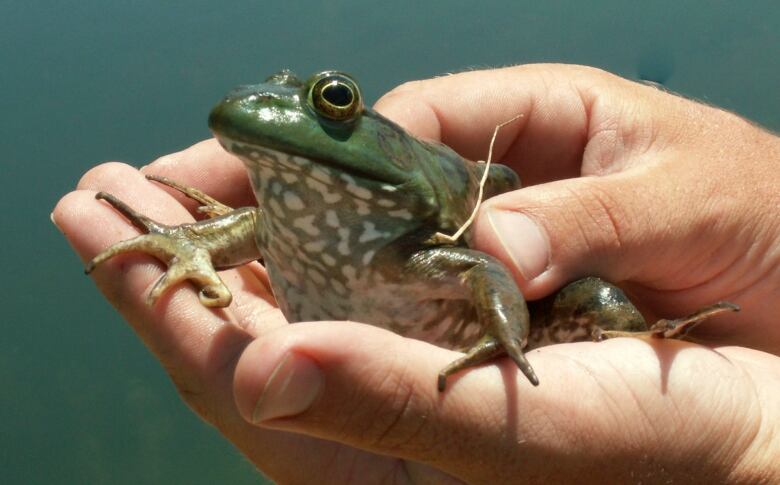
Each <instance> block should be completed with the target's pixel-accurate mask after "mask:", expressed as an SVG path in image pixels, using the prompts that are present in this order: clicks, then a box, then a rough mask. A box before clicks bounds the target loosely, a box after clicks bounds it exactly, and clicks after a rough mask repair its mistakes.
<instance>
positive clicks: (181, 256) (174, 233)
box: [84, 182, 259, 307]
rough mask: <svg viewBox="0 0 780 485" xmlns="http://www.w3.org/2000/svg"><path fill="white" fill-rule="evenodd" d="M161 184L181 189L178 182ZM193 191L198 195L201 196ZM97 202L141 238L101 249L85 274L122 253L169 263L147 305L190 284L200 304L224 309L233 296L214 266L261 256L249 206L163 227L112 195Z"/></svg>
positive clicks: (254, 221)
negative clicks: (117, 214) (124, 219)
mask: <svg viewBox="0 0 780 485" xmlns="http://www.w3.org/2000/svg"><path fill="white" fill-rule="evenodd" d="M163 183H166V185H171V186H172V187H175V188H177V189H178V188H179V187H177V186H176V185H178V184H176V185H172V184H168V183H167V182H163ZM192 190H193V193H194V194H196V195H197V196H200V195H205V194H202V193H200V194H199V193H198V192H199V191H197V190H195V189H192ZM185 193H187V192H185ZM188 195H190V194H189V193H188ZM206 197H208V196H206ZM95 198H96V199H99V200H105V201H106V202H108V203H109V204H111V205H112V206H113V207H114V208H115V209H116V210H117V211H119V212H121V213H122V214H123V215H124V216H125V217H127V219H128V220H129V221H130V222H132V223H133V225H135V226H136V227H137V228H138V229H140V230H141V231H142V232H143V233H144V234H142V235H140V236H137V237H135V238H132V239H128V240H126V241H121V242H118V243H116V244H114V245H113V246H111V247H109V248H107V249H106V250H104V251H102V252H101V253H100V254H98V255H97V256H95V257H94V258H93V259H92V260H91V261H89V262H88V263H87V264H86V266H85V268H84V272H85V273H87V274H89V273H91V272H92V271H93V270H94V269H95V267H97V266H98V265H99V264H101V263H102V262H104V261H106V260H108V259H110V258H112V257H114V256H116V255H118V254H122V253H127V252H142V253H146V254H150V255H152V256H154V257H156V258H157V259H159V260H161V261H163V262H164V263H166V264H167V265H168V270H167V271H166V273H165V274H164V275H163V276H161V277H160V279H159V280H157V282H156V283H155V284H154V286H153V287H152V289H151V291H150V292H149V294H148V295H147V298H146V301H147V303H148V304H149V305H153V304H154V303H155V301H157V299H158V298H159V297H160V296H161V295H162V294H163V293H165V291H167V290H168V289H169V288H171V287H172V286H174V285H176V284H177V283H180V282H182V281H185V280H190V281H192V282H193V283H194V284H195V285H196V286H197V287H198V290H199V291H198V297H199V299H200V302H201V303H202V304H203V305H205V306H208V307H225V306H228V305H229V304H230V302H231V300H232V295H231V293H230V290H229V289H228V288H227V286H226V285H225V284H224V283H223V282H222V279H221V278H220V277H219V275H218V274H217V272H216V270H215V267H216V268H229V267H232V266H236V265H238V264H243V263H245V262H248V261H251V260H254V259H257V258H258V257H259V252H258V250H257V247H256V245H255V242H254V229H255V225H256V223H257V221H256V211H255V210H254V209H253V208H248V207H247V208H242V209H236V210H232V209H229V208H228V209H229V212H226V213H224V214H222V215H221V216H219V217H215V218H212V219H207V220H204V221H199V222H195V223H188V224H181V225H178V226H167V225H164V224H160V223H159V222H156V221H153V220H152V219H149V218H148V217H146V216H144V215H142V214H140V213H138V212H136V211H135V210H133V209H132V208H130V207H129V206H128V205H127V204H125V203H124V202H122V201H121V200H119V199H117V198H116V197H114V196H112V195H111V194H107V193H105V192H98V193H97V194H96V195H95ZM193 198H195V197H193ZM208 199H210V198H208ZM208 199H206V200H208ZM196 200H198V199H196ZM212 200H213V199H212Z"/></svg>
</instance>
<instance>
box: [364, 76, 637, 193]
mask: <svg viewBox="0 0 780 485" xmlns="http://www.w3.org/2000/svg"><path fill="white" fill-rule="evenodd" d="M642 89H650V88H646V87H643V86H641V85H639V84H636V83H633V82H631V81H627V80H625V79H622V78H620V77H617V76H614V75H612V74H609V73H607V72H604V71H601V70H599V69H594V68H590V67H584V66H572V65H562V64H535V65H525V66H515V67H509V68H503V69H494V70H487V71H469V72H463V73H458V74H453V75H449V76H444V77H438V78H433V79H427V80H424V81H413V82H409V83H405V84H403V85H401V86H399V87H398V88H396V89H394V90H392V91H390V92H388V93H387V94H386V95H385V96H383V97H382V98H381V99H380V100H379V101H378V102H377V103H376V106H375V107H376V109H377V111H380V112H381V113H383V114H384V115H385V116H387V117H389V118H391V119H393V120H394V121H396V122H397V123H399V124H400V125H402V126H404V127H405V128H406V129H407V130H409V131H410V132H411V133H413V134H415V135H417V136H421V137H423V138H428V139H433V140H436V141H441V142H443V143H444V144H446V145H449V146H450V147H451V148H453V149H454V150H455V151H457V152H458V153H460V154H461V155H463V156H464V157H466V158H469V159H471V160H484V159H485V157H486V156H487V151H488V145H489V143H490V138H491V135H492V133H493V130H494V129H495V127H496V126H497V125H499V124H500V123H502V122H505V121H507V120H509V119H511V118H513V117H515V116H517V115H518V114H522V115H523V117H522V118H521V119H520V120H518V121H517V122H516V123H511V124H510V125H507V126H506V127H504V128H503V129H502V130H501V132H500V133H499V135H498V138H497V139H496V146H495V150H494V153H495V155H496V156H495V160H494V161H498V162H501V163H505V164H507V165H510V166H513V167H516V166H517V165H518V163H519V162H520V161H522V167H523V168H522V176H523V177H522V178H523V184H524V185H533V184H536V183H540V182H546V181H549V180H555V179H560V178H569V177H576V176H579V175H580V172H581V164H582V159H583V154H584V151H585V148H586V146H587V143H588V140H589V139H590V138H591V136H592V135H593V134H594V133H597V132H598V130H600V129H602V127H601V126H600V125H601V123H602V120H603V121H604V122H608V121H609V120H610V119H614V118H615V117H617V116H619V115H620V114H621V113H622V112H624V110H623V109H622V108H623V103H624V101H625V100H627V99H630V98H631V96H630V95H631V94H634V95H635V93H636V92H638V91H639V90H642ZM597 101H601V103H598V107H599V108H600V111H599V112H596V113H594V107H595V106H596V104H597ZM594 121H597V122H598V123H594Z"/></svg>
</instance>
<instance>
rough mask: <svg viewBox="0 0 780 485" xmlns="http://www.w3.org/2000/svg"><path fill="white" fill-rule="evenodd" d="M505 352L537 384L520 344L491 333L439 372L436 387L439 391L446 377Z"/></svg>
mask: <svg viewBox="0 0 780 485" xmlns="http://www.w3.org/2000/svg"><path fill="white" fill-rule="evenodd" d="M504 353H506V354H507V355H508V356H509V357H510V358H511V359H512V360H513V361H514V362H515V364H517V367H518V368H519V369H520V371H521V372H522V373H523V374H524V375H525V376H526V377H527V378H528V380H529V381H530V382H531V384H533V385H534V386H538V385H539V378H538V377H536V373H535V372H534V369H533V367H531V364H530V363H529V362H528V359H526V358H525V355H523V350H522V344H521V343H520V342H517V341H516V340H514V339H513V340H512V341H511V342H506V343H502V342H499V341H498V339H496V338H495V337H493V336H492V335H485V336H483V337H482V338H481V339H480V340H479V342H477V343H476V344H474V346H473V347H471V348H470V349H468V350H467V352H466V355H464V356H463V357H461V358H460V359H457V360H454V361H452V362H451V363H450V364H449V365H448V366H447V367H445V368H444V369H442V370H441V372H439V379H438V382H437V387H438V389H439V391H444V390H445V389H446V388H447V377H449V376H450V375H452V374H454V373H456V372H458V371H460V370H463V369H467V368H469V367H474V366H477V365H479V364H481V363H483V362H485V361H488V360H490V359H493V358H495V357H498V356H500V355H503V354H504Z"/></svg>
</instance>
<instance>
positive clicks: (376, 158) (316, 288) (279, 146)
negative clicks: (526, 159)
mask: <svg viewBox="0 0 780 485" xmlns="http://www.w3.org/2000/svg"><path fill="white" fill-rule="evenodd" d="M209 127H210V128H211V130H212V131H213V132H214V134H215V136H216V137H217V139H218V140H219V142H220V143H221V144H222V146H223V147H224V148H225V149H226V150H227V151H229V152H231V153H233V154H234V155H236V156H238V157H239V158H240V159H241V160H242V161H243V162H244V164H245V166H246V168H247V172H248V174H249V178H250V181H251V183H252V187H253V189H254V193H255V196H256V198H257V201H258V204H259V207H257V208H256V207H244V208H239V209H232V208H230V207H227V206H225V205H223V204H221V203H219V202H217V201H216V200H214V199H211V198H210V197H208V196H207V195H205V194H203V193H201V192H200V191H198V190H197V189H193V188H189V187H183V186H180V185H179V184H177V183H175V182H173V181H171V180H168V179H164V178H161V177H153V176H150V177H149V178H151V179H153V180H156V181H158V182H161V183H164V184H166V185H169V186H171V187H174V188H176V189H178V190H180V191H182V192H184V193H185V194H186V195H188V196H189V197H192V198H193V199H195V200H197V201H199V202H200V203H201V204H202V205H203V206H204V208H203V212H205V213H207V214H208V215H210V216H211V218H209V219H206V220H203V221H199V222H196V223H191V224H182V225H180V226H174V227H170V226H163V225H161V224H159V223H156V222H154V221H152V220H150V219H148V218H146V217H144V216H142V215H140V214H138V213H136V212H135V211H133V210H132V209H130V208H129V207H128V206H126V205H125V204H124V203H122V202H121V201H119V200H117V199H115V198H114V197H112V196H111V195H109V194H105V193H99V194H98V196H97V197H98V198H100V199H104V200H106V201H108V202H109V203H111V204H112V205H113V206H114V207H116V208H117V209H118V210H119V211H120V212H122V213H123V214H124V215H125V216H127V217H128V219H129V220H130V221H131V222H133V223H134V224H135V225H136V226H138V227H139V228H141V229H142V230H143V231H144V232H145V233H147V234H144V235H142V236H139V237H137V238H135V239H131V240H128V241H123V242H120V243H118V244H116V245H114V246H112V247H110V248H108V249H107V250H105V251H103V252H102V253H101V254H99V255H98V256H96V257H95V259H93V260H92V261H91V262H90V263H88V265H87V272H90V271H91V270H92V269H93V268H94V267H95V266H96V265H97V264H99V263H101V262H102V261H105V260H106V259H109V258H111V257H113V256H114V255H116V254H119V253H123V252H127V251H143V252H146V253H149V254H152V255H154V256H156V257H158V258H159V259H161V260H162V261H164V262H166V263H168V265H169V268H168V271H167V272H166V274H165V275H164V276H163V277H162V278H161V279H160V281H158V283H157V284H156V285H155V287H154V288H153V289H152V291H151V292H150V294H149V299H148V301H149V303H150V304H153V303H154V301H155V300H156V299H157V298H158V297H159V296H160V295H161V294H162V293H163V292H164V291H166V290H167V289H168V288H169V287H170V286H172V285H174V284H176V283H178V282H181V281H183V280H191V281H193V282H194V283H195V284H196V285H197V286H198V287H199V289H200V293H199V295H200V300H201V302H202V303H203V304H204V305H207V306H212V307H224V306H227V305H229V304H230V301H231V295H230V291H229V290H228V289H227V287H226V286H225V285H224V283H222V281H221V280H220V278H219V276H218V275H217V273H216V272H215V269H216V270H221V269H225V268H230V267H234V266H237V265H240V264H244V263H246V262H249V261H253V260H257V259H262V260H263V262H264V264H265V266H266V268H267V270H268V275H269V278H270V281H271V285H272V287H273V291H274V295H275V297H276V300H277V302H278V304H279V307H280V308H281V310H282V312H283V313H284V315H285V316H286V317H287V319H288V320H289V321H290V322H299V321H311V320H353V321H360V322H365V323H370V324H373V325H377V326H380V327H383V328H387V329H389V330H392V331H394V332H396V333H399V334H402V335H404V336H408V337H412V338H418V339H422V340H426V341H428V342H431V343H434V344H437V345H441V346H445V347H449V348H458V349H465V350H466V354H465V355H464V356H463V357H461V358H459V359H457V360H456V361H454V362H453V363H452V364H450V365H449V366H447V367H446V368H445V369H443V370H442V371H441V373H440V374H439V379H438V387H439V389H440V390H444V388H445V386H446V378H447V376H449V375H450V374H452V373H454V372H457V371H459V370H461V369H464V368H466V367H471V366H474V365H477V364H480V363H482V362H484V361H485V360H488V359H491V358H494V357H496V356H499V355H503V354H506V355H508V356H509V357H511V358H512V359H513V360H514V361H515V362H516V363H517V366H518V367H519V369H520V370H521V371H522V372H523V374H525V376H526V377H527V378H528V380H529V381H530V382H531V383H532V384H534V385H537V384H538V382H539V381H538V379H537V377H536V374H535V373H534V371H533V369H532V368H531V366H530V364H529V363H528V361H527V360H526V358H525V356H524V355H523V348H525V347H526V346H527V347H528V348H535V347H538V346H541V345H546V344H551V343H558V342H572V341H577V340H586V339H591V338H600V337H604V336H616V335H637V334H651V335H654V336H659V337H675V336H679V335H681V334H683V333H684V330H685V331H687V328H689V327H690V326H691V325H693V324H696V323H698V322H699V321H701V320H702V319H704V318H707V317H708V316H710V315H712V314H714V313H719V312H721V311H728V310H736V307H735V306H734V305H731V304H729V303H719V304H716V305H713V306H711V307H707V308H704V309H702V310H700V311H699V312H696V313H695V314H693V315H691V316H689V317H686V318H684V319H679V320H672V321H669V320H661V321H659V322H658V323H656V324H655V325H654V326H652V327H648V325H647V324H646V322H645V320H644V319H643V318H642V316H641V315H640V314H639V312H638V311H637V310H636V309H635V308H634V306H633V305H632V304H631V303H630V302H629V301H628V299H627V298H626V297H625V295H624V294H623V292H622V291H621V290H620V289H618V288H617V287H615V286H613V285H611V284H609V283H606V282H604V281H602V280H600V279H598V278H593V277H591V278H585V279H582V280H578V281H575V282H573V283H571V284H569V285H568V286H567V287H565V288H564V289H562V290H561V291H560V292H559V293H558V294H557V295H555V296H553V297H550V298H548V299H546V300H544V301H542V302H539V303H536V304H535V306H536V307H537V308H532V310H535V311H532V312H531V315H533V317H532V316H530V315H529V310H528V306H527V304H526V302H525V300H524V298H523V296H522V293H521V292H520V290H519V289H518V287H517V284H516V283H515V281H514V279H513V277H512V275H511V273H510V271H509V270H508V269H507V268H506V267H505V266H504V265H503V264H502V263H500V262H499V261H498V260H496V259H495V258H493V257H492V256H489V255H487V254H485V253H482V252H480V251H477V250H474V249H470V247H469V246H470V244H471V241H472V235H471V233H470V231H468V230H467V231H466V232H465V233H464V234H463V236H462V237H461V238H460V239H459V240H458V241H456V242H452V243H447V242H443V241H442V239H441V238H435V237H434V236H435V235H436V234H437V233H443V234H453V233H454V232H455V231H457V230H458V229H459V228H460V227H461V226H462V225H463V224H464V223H465V221H466V220H467V219H468V217H469V215H470V214H471V212H472V210H473V209H474V207H475V204H476V203H477V193H478V188H479V184H480V179H481V177H482V175H483V172H484V170H485V164H477V163H473V162H470V161H468V160H464V159H463V158H462V157H460V156H459V155H458V154H456V153H455V152H453V151H452V150H451V149H450V148H448V147H446V146H444V145H441V144H434V143H429V142H425V141H421V140H418V139H416V138H414V137H412V136H411V135H409V134H408V133H406V132H405V131H404V130H403V129H401V128H400V127H398V126H397V125H395V124H394V123H392V122H391V121H390V120H388V119H386V118H384V117H383V116H381V115H380V114H378V113H376V112H375V111H373V110H371V109H369V108H366V107H364V106H363V105H362V101H361V97H360V92H359V89H358V87H357V85H356V84H355V82H354V81H353V80H352V79H351V78H349V77H348V76H346V75H345V74H341V73H337V72H333V71H326V72H323V73H319V74H316V75H314V76H313V77H312V78H310V79H309V80H308V81H307V82H302V81H300V80H299V79H298V78H296V77H295V76H294V75H293V74H291V73H289V72H286V71H283V72H280V73H278V74H276V75H274V76H271V77H270V78H269V79H267V80H266V82H265V83H263V84H257V85H252V86H244V87H240V88H238V89H236V90H235V91H233V92H232V93H230V94H229V95H228V96H227V97H226V98H225V99H223V100H222V101H221V102H220V103H219V104H218V105H217V106H216V107H215V108H214V109H213V110H212V112H211V115H210V117H209ZM489 170H490V171H489V173H488V177H487V180H486V183H485V186H484V197H485V198H489V197H491V196H494V195H496V194H500V193H502V192H507V191H511V190H515V189H517V188H519V187H520V184H519V180H518V178H517V176H516V175H515V173H514V172H512V170H510V169H509V168H508V167H505V166H502V165H491V167H490V169H489Z"/></svg>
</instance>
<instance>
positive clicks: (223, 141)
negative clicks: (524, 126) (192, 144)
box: [216, 134, 407, 199]
mask: <svg viewBox="0 0 780 485" xmlns="http://www.w3.org/2000/svg"><path fill="white" fill-rule="evenodd" d="M216 138H217V140H218V141H219V143H220V145H222V147H223V148H224V149H225V150H226V151H228V152H229V153H232V154H233V155H235V156H237V157H238V158H240V159H241V161H242V162H243V163H244V165H246V166H247V168H248V169H250V170H254V169H260V170H264V171H266V173H269V174H271V173H276V172H279V173H287V174H290V175H288V176H287V178H288V179H290V180H292V176H291V175H292V174H295V173H297V172H303V173H305V174H308V175H310V176H311V177H313V178H314V179H315V180H319V182H321V183H324V184H331V183H333V180H339V179H340V180H342V181H343V182H346V183H347V186H346V188H347V190H348V191H349V190H351V191H352V192H358V193H360V194H361V195H364V196H365V198H367V199H368V198H370V194H369V193H368V191H370V190H374V189H375V188H380V189H381V190H382V191H386V192H396V191H397V190H398V189H399V188H401V186H403V185H404V184H405V183H407V181H405V180H404V181H400V182H395V181H388V180H385V179H383V178H379V177H377V176H376V175H377V174H376V173H373V172H369V171H367V170H359V169H357V168H355V167H353V166H349V165H345V164H343V163H338V162H337V161H335V160H331V159H325V158H320V157H311V156H306V155H300V154H296V153H292V152H288V151H282V150H277V149H275V148H270V147H267V146H263V145H259V144H257V143H247V142H243V141H238V140H235V139H231V138H230V137H226V136H222V135H219V134H216ZM268 171H270V172H268ZM364 187H371V189H369V188H364Z"/></svg>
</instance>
